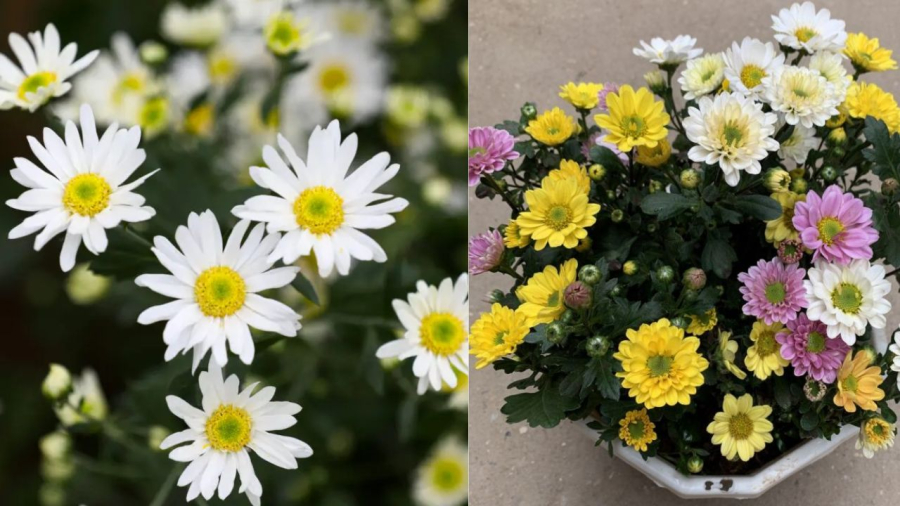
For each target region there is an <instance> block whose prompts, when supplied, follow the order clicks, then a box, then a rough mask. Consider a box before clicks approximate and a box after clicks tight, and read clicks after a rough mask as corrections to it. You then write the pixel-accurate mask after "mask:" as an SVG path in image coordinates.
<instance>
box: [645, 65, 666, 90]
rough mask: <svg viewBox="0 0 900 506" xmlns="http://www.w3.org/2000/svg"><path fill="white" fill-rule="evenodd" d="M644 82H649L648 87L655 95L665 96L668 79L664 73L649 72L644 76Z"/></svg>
mask: <svg viewBox="0 0 900 506" xmlns="http://www.w3.org/2000/svg"><path fill="white" fill-rule="evenodd" d="M644 81H647V86H648V87H649V88H650V91H652V92H653V93H656V94H657V95H663V94H664V93H665V92H666V78H665V77H664V76H663V73H662V72H660V71H658V70H653V71H651V72H647V73H646V74H644Z"/></svg>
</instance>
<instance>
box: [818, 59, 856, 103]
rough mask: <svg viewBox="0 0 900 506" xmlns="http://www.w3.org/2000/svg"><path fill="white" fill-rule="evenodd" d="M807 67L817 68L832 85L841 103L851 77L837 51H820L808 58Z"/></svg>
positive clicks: (845, 95) (851, 79)
mask: <svg viewBox="0 0 900 506" xmlns="http://www.w3.org/2000/svg"><path fill="white" fill-rule="evenodd" d="M809 68H811V69H813V70H818V71H819V73H820V74H822V76H823V77H824V78H825V79H826V80H827V81H828V82H829V83H831V84H833V85H834V91H835V95H836V96H837V100H838V102H839V103H843V101H844V98H846V97H847V89H848V88H849V87H850V83H852V82H853V77H851V76H850V75H849V74H847V69H846V68H844V58H843V57H842V56H841V55H840V54H838V53H829V52H828V51H820V52H818V53H816V54H814V55H812V57H811V58H810V59H809Z"/></svg>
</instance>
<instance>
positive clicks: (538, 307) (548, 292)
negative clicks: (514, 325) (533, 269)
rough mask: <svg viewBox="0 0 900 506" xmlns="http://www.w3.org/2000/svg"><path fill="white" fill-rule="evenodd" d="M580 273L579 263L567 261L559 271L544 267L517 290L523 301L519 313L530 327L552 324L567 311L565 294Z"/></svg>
mask: <svg viewBox="0 0 900 506" xmlns="http://www.w3.org/2000/svg"><path fill="white" fill-rule="evenodd" d="M577 273H578V261H577V260H575V259H574V258H572V259H570V260H567V261H566V263H564V264H563V265H562V266H561V267H560V268H559V270H557V269H556V267H554V266H552V265H548V266H547V267H544V271H543V272H539V273H537V274H535V275H534V276H532V277H531V279H529V280H528V282H527V283H525V284H524V285H522V286H520V287H519V288H518V289H517V290H516V296H518V297H519V300H521V301H522V305H521V306H519V309H518V312H520V313H522V314H523V315H524V316H525V318H527V319H528V324H529V325H532V326H534V325H539V324H541V323H550V322H552V321H553V320H555V319H557V318H558V317H559V315H561V314H562V313H563V311H565V310H566V305H565V304H564V300H563V292H564V291H565V290H566V287H567V286H569V285H570V284H572V282H573V281H575V276H576V274H577Z"/></svg>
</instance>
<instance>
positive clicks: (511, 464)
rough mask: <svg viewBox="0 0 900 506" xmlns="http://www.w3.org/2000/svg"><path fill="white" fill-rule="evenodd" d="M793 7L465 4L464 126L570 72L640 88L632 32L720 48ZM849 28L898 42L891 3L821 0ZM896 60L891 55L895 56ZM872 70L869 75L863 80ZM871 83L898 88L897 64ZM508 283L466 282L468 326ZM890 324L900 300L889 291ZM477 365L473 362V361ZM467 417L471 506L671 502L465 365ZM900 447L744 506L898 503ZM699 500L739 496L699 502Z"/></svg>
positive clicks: (552, 91)
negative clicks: (526, 417)
mask: <svg viewBox="0 0 900 506" xmlns="http://www.w3.org/2000/svg"><path fill="white" fill-rule="evenodd" d="M791 3H792V2H790V1H776V0H764V1H760V0H754V1H753V2H750V1H747V0H681V1H674V0H673V1H663V0H655V1H654V0H628V1H612V0H553V1H550V0H470V1H469V48H470V51H469V52H470V58H471V59H470V80H471V81H470V87H469V90H470V91H469V100H470V102H469V104H470V105H469V121H470V125H472V126H480V125H493V124H494V123H497V122H499V121H501V120H504V119H513V118H517V117H518V114H519V113H518V110H519V107H520V106H521V105H522V104H523V103H524V102H526V101H528V100H532V101H536V102H537V103H538V105H539V109H543V108H547V107H552V106H554V105H559V106H564V104H563V102H562V101H561V100H560V99H559V98H557V96H556V93H557V91H556V90H557V87H558V86H559V85H560V84H562V83H564V82H567V81H569V80H576V81H577V80H579V79H584V80H592V81H615V82H620V83H631V84H642V83H643V79H642V77H641V76H642V75H643V74H644V73H645V72H647V71H649V70H651V69H652V67H651V66H650V65H649V64H648V63H646V62H644V61H642V60H641V59H639V58H638V57H636V56H634V55H632V52H631V49H632V47H634V46H636V45H638V41H639V40H640V39H644V40H647V41H649V40H650V38H651V37H654V36H663V37H667V38H671V37H674V36H675V35H678V34H682V33H687V34H691V35H693V36H694V37H697V39H698V46H699V47H702V48H705V49H706V50H707V51H721V50H723V49H725V48H726V47H727V46H728V45H730V44H731V42H732V41H734V40H738V41H739V40H740V39H742V38H743V37H744V36H748V35H749V36H752V37H758V38H760V39H763V40H772V31H771V29H770V26H771V20H770V17H769V16H770V15H771V14H775V13H777V12H778V10H779V9H781V8H782V7H787V6H789V5H790V4H791ZM815 3H816V5H817V6H818V7H827V8H829V9H830V10H831V12H832V15H833V16H834V17H837V18H839V19H843V20H845V21H846V22H847V29H848V31H864V32H865V33H866V34H867V35H869V36H873V37H879V38H880V40H881V43H882V45H883V46H885V47H887V48H894V49H896V50H900V31H898V30H897V29H896V26H897V25H896V23H897V20H898V19H900V2H897V1H895V0H880V1H879V0H855V1H852V2H851V1H837V0H831V1H825V0H817V1H816V2H815ZM895 56H900V53H898V54H897V55H895ZM870 76H871V75H870ZM870 76H867V79H868V80H871V81H875V82H877V83H878V84H879V85H881V86H883V87H885V88H886V89H888V90H889V91H891V92H893V93H895V94H897V93H898V91H900V71H893V72H887V73H884V74H881V75H877V76H874V77H870ZM469 210H470V212H469V230H470V234H474V233H478V232H481V231H483V230H485V229H486V228H487V227H488V226H496V225H498V224H500V223H502V222H503V221H505V220H506V219H508V217H509V215H508V211H507V209H506V208H505V206H503V205H502V204H501V203H499V201H498V202H493V203H492V202H487V201H481V200H478V199H476V198H475V197H474V195H473V194H471V193H470V196H469ZM508 279H509V278H504V277H502V276H497V275H492V274H486V275H482V276H477V277H474V278H473V279H472V282H471V300H472V303H471V309H472V321H474V319H475V318H476V317H477V315H478V314H480V313H481V312H483V311H485V310H486V309H487V308H488V304H486V303H485V302H484V299H485V294H486V293H487V292H489V291H490V290H491V289H492V288H495V287H498V286H502V287H503V288H506V287H508V285H509V281H508ZM892 297H893V301H894V307H895V308H897V309H896V310H895V317H894V318H892V319H891V320H890V321H889V325H890V326H889V328H896V323H897V320H898V318H897V316H896V315H900V298H898V297H897V295H896V293H895V294H893V295H892ZM473 365H474V361H473ZM472 370H473V371H474V372H473V373H472V378H471V386H470V388H471V390H470V397H471V406H470V411H469V451H470V484H471V485H470V492H469V498H470V504H472V505H473V506H486V505H490V506H519V505H522V506H531V505H560V506H561V505H582V504H585V505H587V504H595V505H616V506H631V505H636V506H637V505H639V506H648V505H670V504H672V505H674V504H682V503H685V502H687V501H682V500H680V499H678V498H676V497H675V496H674V495H672V494H671V493H669V492H667V491H665V490H662V489H659V488H657V487H656V486H655V485H654V484H653V483H652V482H650V481H649V480H648V479H647V478H645V477H644V476H643V475H641V474H640V473H638V472H637V471H634V470H632V469H631V468H630V467H628V466H627V465H625V464H624V463H622V462H621V461H619V460H612V459H610V458H609V457H608V456H607V455H606V452H605V451H604V450H603V449H600V448H595V447H594V446H593V444H592V442H591V441H590V440H589V439H588V438H587V436H586V435H585V434H584V433H583V432H582V431H581V429H580V428H578V427H576V426H574V425H572V424H565V423H564V424H562V425H561V426H559V427H557V428H555V429H552V430H544V429H540V428H538V429H532V428H528V427H527V426H526V425H524V424H517V425H508V424H507V423H506V422H505V419H504V416H503V415H501V414H500V411H499V410H500V406H501V405H502V400H503V397H505V396H506V395H507V391H506V384H507V383H508V382H509V381H511V378H510V377H507V376H505V375H503V374H501V373H497V372H495V371H493V370H491V369H483V370H480V371H475V370H474V367H473V369H472ZM898 466H900V449H894V450H893V451H887V452H883V453H881V454H878V455H877V456H876V457H875V458H874V459H871V460H868V459H865V458H863V457H862V455H861V454H860V452H857V451H856V450H854V447H853V443H852V442H850V443H845V444H844V445H843V446H841V447H840V448H838V450H836V451H835V452H834V453H832V454H831V455H829V456H828V457H826V458H824V459H823V460H821V461H819V462H818V463H816V464H814V465H812V466H811V467H809V468H807V469H805V470H803V471H802V472H800V473H799V474H797V475H795V476H794V477H792V478H790V479H789V480H787V481H785V482H783V483H782V484H780V485H778V486H776V487H775V488H774V489H772V490H771V491H769V492H768V493H767V494H766V495H765V496H763V497H762V498H760V499H757V500H752V501H747V502H744V503H742V504H747V505H784V504H791V505H845V504H872V505H885V506H887V505H893V504H896V502H897V499H896V497H897V495H898V493H900V482H898V481H897V480H896V473H895V472H894V469H896V468H897V467H898ZM703 504H706V505H710V506H712V505H717V504H734V503H733V502H728V501H726V500H708V501H706V502H704V503H703Z"/></svg>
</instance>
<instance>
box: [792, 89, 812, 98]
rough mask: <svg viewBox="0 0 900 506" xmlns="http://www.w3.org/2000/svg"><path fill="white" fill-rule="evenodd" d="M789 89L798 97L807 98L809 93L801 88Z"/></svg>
mask: <svg viewBox="0 0 900 506" xmlns="http://www.w3.org/2000/svg"><path fill="white" fill-rule="evenodd" d="M791 91H792V92H793V93H794V95H797V96H798V97H800V98H809V93H808V92H807V91H806V90H804V89H803V88H794V89H793V90H791Z"/></svg>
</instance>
